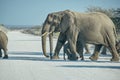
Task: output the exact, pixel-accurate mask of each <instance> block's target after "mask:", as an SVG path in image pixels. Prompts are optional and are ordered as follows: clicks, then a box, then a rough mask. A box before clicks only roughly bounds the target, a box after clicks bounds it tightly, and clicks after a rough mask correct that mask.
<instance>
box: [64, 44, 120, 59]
mask: <svg viewBox="0 0 120 80" xmlns="http://www.w3.org/2000/svg"><path fill="white" fill-rule="evenodd" d="M85 47H86V48H87V49H89V47H88V44H85ZM76 48H77V49H76V51H77V52H78V54H79V56H80V58H81V60H84V56H83V53H80V49H81V47H80V45H79V43H77V44H76ZM116 48H117V52H118V53H119V55H120V42H119V43H118V44H117V45H116ZM85 53H87V54H88V53H90V52H87V51H86V52H85ZM65 54H67V56H68V59H69V55H70V54H72V53H71V52H70V46H69V44H68V43H65V44H64V47H63V58H64V60H66V58H65ZM101 54H103V55H107V48H106V47H105V46H103V48H102V52H101Z"/></svg>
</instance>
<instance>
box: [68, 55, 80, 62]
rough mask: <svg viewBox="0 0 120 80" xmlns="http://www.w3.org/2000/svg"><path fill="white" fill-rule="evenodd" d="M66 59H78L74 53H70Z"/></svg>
mask: <svg viewBox="0 0 120 80" xmlns="http://www.w3.org/2000/svg"><path fill="white" fill-rule="evenodd" d="M68 59H69V60H71V61H76V60H78V56H77V55H74V54H71V55H69V56H68Z"/></svg>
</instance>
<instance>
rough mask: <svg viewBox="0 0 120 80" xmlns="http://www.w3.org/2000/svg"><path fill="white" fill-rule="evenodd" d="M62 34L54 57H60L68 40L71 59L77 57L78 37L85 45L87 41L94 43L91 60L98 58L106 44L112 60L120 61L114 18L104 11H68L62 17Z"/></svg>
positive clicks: (82, 44)
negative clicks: (85, 12)
mask: <svg viewBox="0 0 120 80" xmlns="http://www.w3.org/2000/svg"><path fill="white" fill-rule="evenodd" d="M58 26H60V35H59V38H58V42H57V45H56V48H55V53H54V56H53V58H54V59H57V58H59V56H58V54H59V51H60V49H61V47H62V46H63V44H64V43H65V41H66V40H68V44H69V45H70V51H71V53H72V55H70V56H69V57H70V60H76V59H77V57H78V56H77V51H76V42H77V39H78V41H79V42H80V43H81V46H84V45H85V44H86V43H90V44H94V45H95V49H94V53H93V55H92V56H91V57H90V59H91V60H97V59H98V53H99V51H100V49H101V47H102V46H106V47H107V48H108V49H109V50H110V52H111V54H112V59H111V61H119V55H118V53H117V50H116V44H117V41H118V40H117V35H116V29H115V26H114V24H113V22H112V20H111V19H110V18H109V17H108V16H106V15H105V14H103V13H99V12H95V13H88V14H84V13H79V12H74V11H68V12H66V13H65V14H64V16H63V17H62V19H61V21H60V24H59V25H58Z"/></svg>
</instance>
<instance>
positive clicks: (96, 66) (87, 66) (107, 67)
mask: <svg viewBox="0 0 120 80" xmlns="http://www.w3.org/2000/svg"><path fill="white" fill-rule="evenodd" d="M58 67H66V68H91V69H95V68H96V69H97V68H102V69H120V66H114V65H113V66H106V65H105V66H102V65H101V66H100V65H62V66H58Z"/></svg>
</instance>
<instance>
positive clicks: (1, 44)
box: [0, 31, 8, 59]
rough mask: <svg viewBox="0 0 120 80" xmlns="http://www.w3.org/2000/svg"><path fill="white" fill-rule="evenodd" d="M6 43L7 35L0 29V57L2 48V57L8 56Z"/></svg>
mask: <svg viewBox="0 0 120 80" xmlns="http://www.w3.org/2000/svg"><path fill="white" fill-rule="evenodd" d="M7 44H8V37H7V35H6V34H5V33H4V32H3V31H0V57H2V49H3V51H4V57H3V59H7V58H8V54H7Z"/></svg>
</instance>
